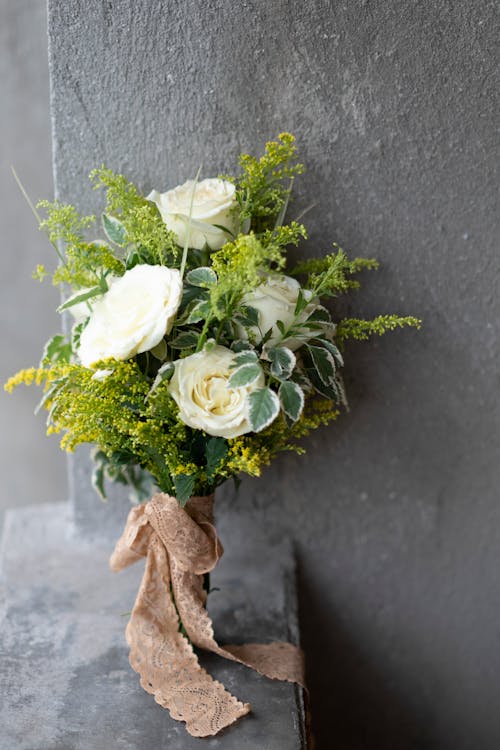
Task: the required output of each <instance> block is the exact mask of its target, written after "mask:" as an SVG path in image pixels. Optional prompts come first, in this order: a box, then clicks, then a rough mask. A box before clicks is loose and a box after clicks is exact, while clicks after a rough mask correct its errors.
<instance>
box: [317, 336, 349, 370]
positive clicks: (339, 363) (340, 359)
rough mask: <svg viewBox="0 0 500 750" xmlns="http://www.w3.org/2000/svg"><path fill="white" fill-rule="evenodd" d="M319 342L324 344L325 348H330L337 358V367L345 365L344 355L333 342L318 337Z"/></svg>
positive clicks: (335, 358)
mask: <svg viewBox="0 0 500 750" xmlns="http://www.w3.org/2000/svg"><path fill="white" fill-rule="evenodd" d="M317 342H318V344H320V345H321V346H324V347H325V349H328V351H329V352H330V354H331V355H332V357H333V359H334V360H335V364H336V365H337V367H343V366H344V358H343V357H342V354H341V353H340V352H339V350H338V349H337V347H336V346H335V344H332V342H331V341H328V340H327V339H317Z"/></svg>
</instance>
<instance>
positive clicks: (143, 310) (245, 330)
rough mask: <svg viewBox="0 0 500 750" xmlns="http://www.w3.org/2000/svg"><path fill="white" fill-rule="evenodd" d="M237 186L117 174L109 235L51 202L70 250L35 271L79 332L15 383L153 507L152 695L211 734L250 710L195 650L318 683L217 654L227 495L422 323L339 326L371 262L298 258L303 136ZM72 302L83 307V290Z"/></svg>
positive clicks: (127, 545)
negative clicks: (210, 585)
mask: <svg viewBox="0 0 500 750" xmlns="http://www.w3.org/2000/svg"><path fill="white" fill-rule="evenodd" d="M239 166H240V172H239V174H238V175H237V176H228V175H226V176H224V177H218V178H209V179H203V180H201V181H199V180H198V179H196V180H188V181H187V182H186V183H184V184H183V185H180V186H178V187H176V188H174V189H171V190H167V191H166V192H164V193H160V192H158V191H156V190H153V191H152V192H150V193H149V194H148V195H147V196H145V195H142V194H141V192H140V191H139V190H138V189H137V188H136V187H135V186H134V185H133V184H132V183H130V182H129V181H128V180H127V179H125V177H123V176H122V175H119V174H115V173H114V172H112V171H111V170H109V169H106V168H105V167H102V168H100V169H97V170H95V171H94V172H93V173H92V175H91V179H92V180H93V181H94V184H95V187H96V188H104V190H105V192H106V205H105V207H104V211H103V213H102V217H101V227H102V235H100V233H99V232H98V231H96V229H97V228H96V219H95V217H94V216H81V215H80V214H79V213H78V211H77V210H76V208H75V207H73V206H71V205H67V204H63V203H60V202H58V201H56V202H54V203H48V202H46V201H42V202H41V204H39V207H40V210H42V211H44V212H45V216H44V218H41V228H42V229H44V230H45V231H46V232H47V234H48V237H49V239H50V241H51V243H52V244H53V245H54V248H55V249H56V251H57V259H58V262H57V265H56V266H55V268H53V269H52V270H48V269H47V268H46V267H45V266H43V265H39V266H38V267H37V269H36V271H35V276H36V277H37V278H38V279H40V280H42V279H43V278H44V277H45V276H47V275H50V276H52V280H53V283H54V284H57V285H60V286H61V287H62V289H63V292H64V295H65V301H64V303H63V304H62V305H61V307H60V308H59V309H60V311H61V312H64V311H68V313H69V314H70V315H71V317H72V321H73V324H72V326H71V331H70V333H69V334H68V335H63V334H60V333H57V334H56V335H54V336H53V337H52V338H51V339H50V340H49V341H48V342H47V345H46V347H45V350H44V352H43V355H42V359H41V362H40V365H39V366H38V367H37V368H30V369H26V370H23V371H21V372H20V373H18V374H17V375H15V376H14V377H13V378H11V379H10V381H9V382H8V383H7V384H6V388H7V390H11V389H12V388H14V387H15V386H16V385H18V384H20V383H25V384H28V385H29V384H31V383H36V384H38V385H41V386H42V387H43V391H44V393H43V397H42V400H41V402H40V408H43V409H46V410H47V412H48V417H47V427H48V432H49V434H50V433H62V439H61V446H62V447H63V448H65V449H66V450H69V451H72V450H73V449H74V448H75V447H76V446H77V445H79V444H81V443H89V444H91V445H93V446H94V453H93V455H94V459H95V471H94V475H93V483H94V486H95V488H96V490H97V491H98V492H99V493H100V494H101V495H102V496H104V495H105V491H106V481H107V480H112V481H115V482H120V483H122V484H125V485H128V486H129V487H130V489H131V493H132V496H133V500H134V502H135V503H137V504H136V505H135V506H134V507H133V508H132V510H131V511H130V514H129V517H128V520H127V524H126V527H125V530H124V533H123V535H122V537H121V539H120V540H119V542H118V544H117V547H116V550H115V552H114V554H113V556H112V559H111V564H112V567H113V569H115V570H119V569H121V568H123V567H125V566H127V565H129V564H131V563H133V562H135V561H137V560H139V559H140V558H143V557H145V558H146V563H145V565H146V567H145V573H144V578H143V582H142V584H141V588H140V590H139V593H138V596H137V600H136V603H135V606H134V610H133V612H132V616H131V620H130V623H129V625H128V627H127V638H128V642H129V645H130V660H131V664H132V666H133V668H134V669H135V670H136V671H137V672H139V674H140V676H141V684H142V686H143V687H144V689H145V690H146V691H148V692H150V693H152V694H153V695H154V696H155V699H156V700H157V701H158V703H160V704H161V705H163V706H165V707H166V708H168V709H169V711H170V712H171V714H172V716H173V717H174V718H177V719H181V720H183V721H185V722H186V726H187V729H188V731H189V732H191V733H192V734H194V735H196V736H207V735H211V734H215V733H216V732H217V731H219V730H220V729H221V728H223V727H224V726H227V725H228V724H230V723H231V722H233V721H234V720H235V719H237V718H238V717H239V716H242V715H243V714H245V713H247V712H248V710H249V706H248V705H247V704H243V703H240V702H239V701H238V700H237V699H236V698H233V697H232V696H231V695H230V694H229V693H228V692H227V691H226V690H225V689H224V687H223V686H222V685H220V684H219V683H217V682H215V681H214V680H212V678H211V677H210V676H209V675H208V674H207V673H206V672H205V671H204V670H202V669H201V667H200V666H199V664H198V662H197V659H196V656H195V654H194V652H193V645H194V646H199V647H202V648H205V649H208V650H210V651H213V652H215V653H217V654H220V655H221V656H224V657H225V658H228V659H232V660H234V661H239V662H241V663H243V664H246V665H248V666H250V667H252V668H254V669H256V670H257V671H259V672H261V673H262V674H264V675H267V676H269V677H272V678H276V679H284V680H292V681H296V682H299V683H300V684H303V669H302V656H301V654H300V651H299V650H298V649H297V648H296V647H295V646H293V645H291V644H284V643H272V644H260V645H256V644H253V645H251V646H225V647H221V646H219V645H218V644H217V642H216V640H215V638H214V634H213V629H212V625H211V622H210V619H209V617H208V614H207V611H206V609H205V607H204V605H205V600H206V591H205V590H204V588H203V576H204V575H206V574H208V573H209V572H210V571H211V570H212V569H213V568H214V566H215V565H216V563H217V560H218V559H219V557H220V555H221V553H222V547H221V545H220V542H219V541H218V538H217V534H216V531H215V528H214V526H213V517H212V511H213V507H212V506H213V493H214V492H215V490H216V488H217V487H218V486H219V485H221V484H222V483H223V482H225V481H226V480H228V479H231V478H232V479H234V480H235V481H239V477H240V475H241V474H248V475H251V476H259V475H260V473H261V470H262V468H263V467H264V466H266V465H268V464H269V463H270V462H271V461H272V459H273V458H274V457H275V456H276V455H277V454H278V453H280V452H281V451H295V452H297V453H302V452H304V445H303V444H302V442H301V440H302V438H304V437H305V436H306V435H307V434H308V433H309V432H311V430H314V429H316V428H318V427H320V426H322V425H326V424H327V423H328V422H331V421H332V420H335V419H336V418H337V417H338V416H339V414H340V412H341V410H342V408H343V407H345V406H346V405H347V399H346V394H345V390H344V385H343V380H342V376H341V370H342V368H343V366H344V345H345V342H346V340H347V339H349V338H354V339H358V340H365V339H368V338H369V337H370V336H371V335H380V334H383V333H385V332H386V331H388V330H393V329H395V328H397V327H402V326H413V327H418V326H419V321H418V320H417V319H416V318H413V317H399V316H398V315H388V314H383V315H379V316H377V317H376V318H374V319H372V320H364V319H360V318H354V317H349V318H345V317H344V318H342V317H340V318H339V317H337V315H336V308H335V298H336V297H338V296H339V295H345V294H347V293H351V292H353V291H355V290H356V289H357V288H358V287H359V281H358V279H357V276H358V274H359V273H360V272H363V271H367V270H371V269H374V268H376V267H377V263H376V261H375V260H373V259H370V258H354V259H349V258H348V256H347V254H346V253H345V252H344V251H343V250H341V249H340V248H339V247H338V246H337V245H334V246H333V250H332V251H331V252H329V253H327V254H326V255H322V256H319V257H312V258H309V259H307V260H304V261H302V262H300V263H298V264H295V265H293V264H290V263H289V262H288V260H287V249H288V247H289V246H292V245H298V244H299V242H300V241H301V240H302V239H304V238H306V229H305V227H304V226H303V225H302V224H301V223H299V222H298V221H294V220H291V221H289V222H288V223H287V222H286V221H285V219H286V214H287V210H289V211H290V210H291V208H292V205H293V204H292V203H291V192H292V185H293V182H294V180H295V179H296V178H297V177H298V176H299V175H300V174H301V173H302V171H303V166H302V165H301V164H300V163H298V162H297V160H296V146H295V140H294V138H293V136H291V135H290V134H287V133H283V134H282V135H280V136H279V137H278V139H277V140H276V141H272V142H270V143H268V144H267V145H266V149H265V152H264V154H263V155H262V156H261V157H259V158H256V157H253V156H250V155H248V154H243V155H242V156H241V157H240V160H239ZM68 290H69V293H68Z"/></svg>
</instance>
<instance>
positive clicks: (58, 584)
mask: <svg viewBox="0 0 500 750" xmlns="http://www.w3.org/2000/svg"><path fill="white" fill-rule="evenodd" d="M67 515H68V504H67V503H59V504H53V505H44V506H42V507H41V508H38V507H33V508H25V509H22V510H15V511H10V512H9V513H8V514H7V517H6V524H5V538H4V549H3V566H2V567H3V576H4V577H3V578H2V580H1V581H0V602H1V601H4V600H5V598H6V599H7V601H8V606H7V608H6V611H5V612H4V613H2V612H1V611H0V620H1V626H0V632H1V638H0V661H1V664H2V668H1V670H0V695H1V696H2V700H1V701H0V750H118V749H119V750H160V748H162V749H163V748H165V749H166V748H168V750H196V749H197V750H200V749H201V748H210V750H212V749H213V750H216V749H218V750H224V749H226V750H235V748H238V750H305V747H306V745H305V726H304V715H303V703H302V690H301V689H299V688H298V686H295V685H292V684H290V683H284V682H277V681H275V680H267V679H266V678H264V677H261V676H260V675H258V674H257V673H256V672H253V671H252V670H250V669H247V668H246V667H243V666H241V665H239V664H235V663H233V662H227V661H225V660H224V659H221V658H219V657H216V656H213V655H202V658H201V661H202V664H203V666H205V668H206V669H207V670H208V671H209V672H210V674H212V675H213V676H214V677H215V678H216V679H217V680H219V681H221V682H222V683H223V684H224V685H225V686H226V687H227V689H228V690H230V691H231V692H232V693H233V694H235V695H236V696H237V697H238V698H240V700H243V701H245V702H249V703H250V704H251V705H252V713H251V714H250V715H249V716H246V717H244V718H243V719H241V720H240V721H239V722H237V723H236V724H235V725H233V726H231V727H229V728H228V729H226V730H225V731H224V732H222V733H221V734H220V735H217V736H216V737H215V738H210V739H196V738H193V737H190V736H189V735H188V734H187V733H186V731H185V729H184V727H183V725H182V724H181V723H180V722H177V721H173V720H172V719H171V718H170V716H169V714H168V712H167V711H165V710H164V709H163V708H161V707H160V706H159V705H158V704H157V703H155V701H154V699H153V697H152V696H151V695H148V694H147V693H145V692H144V690H143V689H142V688H141V686H140V683H139V676H138V675H137V674H135V673H134V672H133V671H132V669H131V668H130V666H129V663H128V658H127V657H128V648H127V645H126V643H125V636H124V631H125V626H126V623H127V617H124V616H123V613H126V612H127V611H130V610H131V608H132V606H133V602H134V599H135V596H136V594H137V589H138V587H139V584H140V580H141V576H142V571H143V569H144V564H143V563H139V564H137V565H135V566H132V567H131V568H128V569H127V570H125V571H122V572H121V573H112V572H111V571H110V570H109V568H108V557H109V554H110V549H112V545H110V542H109V541H108V542H102V541H101V542H100V543H96V542H95V541H92V542H89V541H88V540H87V539H85V538H83V537H82V536H81V535H80V536H78V537H75V536H74V534H72V533H71V532H72V524H71V523H68V519H67ZM237 529H238V530H239V531H237ZM220 534H221V538H224V537H225V536H226V538H227V536H229V538H230V539H231V540H232V542H233V545H232V548H231V550H230V551H229V552H228V553H227V554H226V555H224V556H223V558H222V560H221V562H220V563H219V565H218V566H217V569H216V570H215V571H214V573H213V578H212V581H211V583H212V586H215V587H218V588H219V591H214V592H213V593H211V594H210V596H209V604H208V606H209V612H210V615H211V617H212V618H213V621H214V625H215V629H216V633H217V636H218V638H219V639H220V642H222V643H235V642H240V643H241V642H242V638H243V639H246V640H248V641H258V642H262V641H264V642H267V641H268V640H269V639H273V638H274V639H278V640H292V641H295V642H297V640H298V622H297V589H296V574H295V564H294V558H293V554H292V549H291V545H290V543H289V541H288V540H283V539H281V540H280V539H277V538H276V537H273V535H272V532H271V534H270V535H265V534H262V530H261V529H260V527H259V526H258V522H257V520H256V519H255V518H254V519H248V521H247V522H246V523H245V524H243V523H242V519H241V517H238V518H237V519H235V518H234V517H233V519H232V522H231V519H230V517H228V516H227V515H226V517H225V518H224V519H223V520H222V521H221V524H220ZM22 538H26V539H27V540H29V544H26V545H20V544H19V540H20V539H22ZM264 571H265V576H263V572H264ZM0 609H2V607H0ZM2 614H4V616H3V617H2V616H1V615H2Z"/></svg>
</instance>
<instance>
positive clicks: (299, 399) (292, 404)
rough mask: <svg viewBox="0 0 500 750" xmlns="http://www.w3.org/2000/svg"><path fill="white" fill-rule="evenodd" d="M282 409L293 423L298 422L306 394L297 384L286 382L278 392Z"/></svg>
mask: <svg viewBox="0 0 500 750" xmlns="http://www.w3.org/2000/svg"><path fill="white" fill-rule="evenodd" d="M278 395H279V400H280V404H281V408H282V409H283V411H284V412H285V414H286V416H287V417H289V418H290V419H291V420H292V422H296V421H297V419H298V418H299V417H300V415H301V414H302V409H303V408H304V393H303V391H302V388H300V387H299V386H298V385H297V383H293V382H292V381H291V380H286V381H285V382H284V383H282V384H281V385H280V389H279V391H278Z"/></svg>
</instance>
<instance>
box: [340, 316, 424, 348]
mask: <svg viewBox="0 0 500 750" xmlns="http://www.w3.org/2000/svg"><path fill="white" fill-rule="evenodd" d="M421 326H422V321H421V320H419V319H418V318H414V317H412V316H406V317H400V316H399V315H378V316H377V317H376V318H374V319H373V320H360V319H359V318H344V320H341V321H340V323H339V324H338V326H337V332H336V338H337V340H338V341H339V342H340V343H342V342H343V341H345V340H346V339H356V340H357V341H367V340H368V339H369V338H370V336H382V335H383V334H384V333H387V332H388V331H394V330H396V328H405V327H409V328H417V329H419V328H421Z"/></svg>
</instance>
